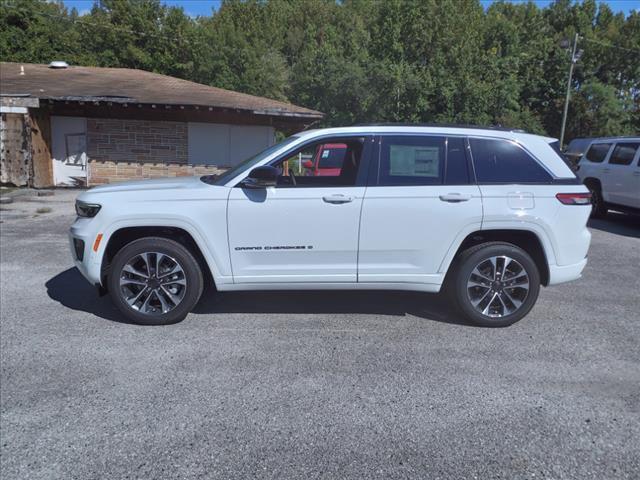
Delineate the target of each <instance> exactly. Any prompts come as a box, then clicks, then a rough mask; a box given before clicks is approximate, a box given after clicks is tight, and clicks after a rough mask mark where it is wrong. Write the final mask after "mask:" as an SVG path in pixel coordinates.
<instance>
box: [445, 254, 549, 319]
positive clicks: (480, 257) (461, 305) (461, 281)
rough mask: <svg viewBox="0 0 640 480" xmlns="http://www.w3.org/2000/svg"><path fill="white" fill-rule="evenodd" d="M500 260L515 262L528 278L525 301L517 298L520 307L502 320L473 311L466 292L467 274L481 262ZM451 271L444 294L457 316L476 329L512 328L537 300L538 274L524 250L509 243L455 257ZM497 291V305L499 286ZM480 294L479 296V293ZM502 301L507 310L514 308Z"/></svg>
mask: <svg viewBox="0 0 640 480" xmlns="http://www.w3.org/2000/svg"><path fill="white" fill-rule="evenodd" d="M502 256H506V257H509V258H511V259H513V260H515V261H516V262H517V264H519V265H518V267H522V268H523V270H524V271H525V272H526V274H527V276H528V286H529V290H528V292H526V297H524V298H522V297H520V299H521V300H522V303H521V305H520V306H519V308H517V309H516V310H515V311H514V312H513V313H509V314H505V315H502V316H491V315H485V314H483V313H482V312H481V311H479V310H477V309H476V307H474V305H473V303H472V300H471V298H470V293H469V291H468V290H469V288H468V285H467V282H468V281H469V279H470V277H471V273H472V272H473V270H474V269H475V268H476V267H477V266H479V265H482V264H483V262H487V261H490V260H489V259H491V258H492V257H502ZM514 265H516V264H514ZM453 268H454V270H453V272H452V273H453V275H452V277H451V279H450V281H449V282H448V293H449V295H450V296H451V297H452V300H453V302H454V304H455V305H456V307H457V308H458V309H459V311H460V313H462V314H463V315H464V316H465V317H466V318H467V319H468V320H470V321H471V322H472V323H474V324H476V325H480V326H483V327H507V326H509V325H513V324H514V323H516V322H517V321H518V320H520V319H522V318H523V317H524V316H525V315H527V314H528V313H529V311H531V309H532V308H533V305H534V304H535V303H536V300H537V299H538V294H539V293H540V272H539V271H538V267H537V266H536V264H535V262H534V261H533V259H532V258H531V257H530V256H529V255H528V254H527V253H526V252H525V251H524V250H522V249H521V248H519V247H517V246H515V245H513V244H511V243H503V242H488V243H483V244H480V245H476V246H473V247H470V248H469V249H467V250H465V251H464V252H462V253H461V254H460V255H459V257H458V258H457V259H456V261H455V264H454V266H453ZM496 270H497V269H496ZM506 283H508V282H506ZM479 288H484V287H479ZM492 288H494V287H492ZM498 288H499V291H500V292H501V293H500V298H497V300H498V301H499V300H501V298H504V297H502V295H503V293H502V291H503V288H502V285H500V286H499V287H498ZM507 288H508V289H509V290H510V291H511V294H512V295H514V294H518V295H522V293H521V292H522V291H523V290H524V289H519V290H518V291H516V292H514V290H513V289H512V287H507ZM480 292H481V293H482V292H483V290H481V291H480ZM491 292H493V290H491ZM491 295H493V294H491ZM480 296H481V295H480ZM505 300H506V302H507V303H508V304H509V305H510V306H515V303H513V302H510V301H509V300H507V299H505Z"/></svg>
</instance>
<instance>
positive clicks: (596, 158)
mask: <svg viewBox="0 0 640 480" xmlns="http://www.w3.org/2000/svg"><path fill="white" fill-rule="evenodd" d="M610 147H611V144H610V143H593V144H591V146H590V147H589V150H587V154H586V155H585V156H586V157H587V160H589V161H590V162H593V163H602V161H603V160H604V159H605V157H606V156H607V153H608V152H609V148H610Z"/></svg>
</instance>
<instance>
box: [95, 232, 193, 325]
mask: <svg viewBox="0 0 640 480" xmlns="http://www.w3.org/2000/svg"><path fill="white" fill-rule="evenodd" d="M147 252H154V253H155V254H156V255H157V254H158V253H159V254H163V255H166V256H168V257H170V258H169V260H171V261H174V262H175V263H177V264H178V265H179V266H180V267H181V269H182V272H183V274H184V280H185V281H186V285H184V287H183V288H184V291H182V290H181V294H182V299H181V300H180V302H179V303H177V305H175V306H174V308H173V309H172V310H169V311H167V312H166V313H162V312H155V313H143V312H141V311H139V310H138V309H136V308H133V307H132V306H130V305H129V303H128V302H127V299H126V297H125V295H126V292H125V290H123V288H122V287H121V282H120V276H121V275H126V274H125V273H124V272H123V268H124V267H125V265H126V264H127V263H128V262H129V261H131V260H132V259H133V258H135V257H136V256H138V255H140V254H143V253H147ZM156 252H157V253H156ZM150 263H151V262H150ZM123 278H124V277H123ZM154 278H155V277H154ZM107 282H108V284H109V294H110V295H111V298H112V300H113V302H114V303H115V305H116V307H117V308H118V310H120V312H121V313H122V314H123V315H124V317H125V318H126V319H127V320H129V321H131V322H133V323H138V324H141V325H169V324H172V323H177V322H180V321H181V320H183V319H184V318H185V317H186V316H187V314H188V313H189V312H190V311H191V310H192V309H193V307H194V306H195V305H196V303H198V300H199V299H200V296H201V295H202V289H203V283H204V282H203V276H202V269H201V268H200V265H199V264H198V261H197V260H196V259H195V258H194V257H193V255H192V254H191V252H190V251H189V250H188V249H187V248H185V247H184V246H183V245H181V244H180V243H178V242H175V241H173V240H169V239H167V238H161V237H146V238H141V239H139V240H135V241H133V242H131V243H129V244H128V245H126V246H125V247H123V248H122V249H121V250H120V251H119V252H118V253H117V254H116V256H115V258H114V259H113V262H112V263H111V267H110V273H109V276H108V279H107ZM156 287H157V285H156ZM180 288H182V287H180ZM161 293H162V292H161ZM154 299H155V300H156V301H159V300H160V299H159V298H158V297H157V295H156V296H155V298H154Z"/></svg>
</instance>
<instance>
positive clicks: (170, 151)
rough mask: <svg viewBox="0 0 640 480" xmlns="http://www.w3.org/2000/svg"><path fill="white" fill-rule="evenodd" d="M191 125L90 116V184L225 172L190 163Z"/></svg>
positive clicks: (217, 168)
mask: <svg viewBox="0 0 640 480" xmlns="http://www.w3.org/2000/svg"><path fill="white" fill-rule="evenodd" d="M187 129H188V124H187V123H186V122H168V121H149V120H128V119H117V118H88V119H87V156H88V158H89V165H88V167H89V168H88V177H89V178H88V184H89V185H100V184H103V183H112V182H121V181H124V180H130V179H142V178H164V177H179V176H187V175H208V174H218V173H221V172H223V171H224V170H225V169H223V168H219V167H217V166H215V165H189V164H188V145H187V142H188V131H187Z"/></svg>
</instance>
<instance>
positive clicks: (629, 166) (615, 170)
mask: <svg viewBox="0 0 640 480" xmlns="http://www.w3.org/2000/svg"><path fill="white" fill-rule="evenodd" d="M639 147H640V142H618V143H616V144H615V146H614V148H613V151H612V152H611V155H610V156H609V162H608V163H607V164H606V165H605V168H604V172H605V177H604V178H606V182H607V183H606V186H605V187H606V190H607V193H608V195H609V198H608V201H609V202H612V203H617V204H619V205H625V206H628V207H638V206H639V205H638V203H639V201H640V190H639V189H638V182H637V180H638V177H637V176H635V177H634V170H636V171H637V168H636V165H635V162H634V160H635V157H636V153H637V152H638V149H639Z"/></svg>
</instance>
